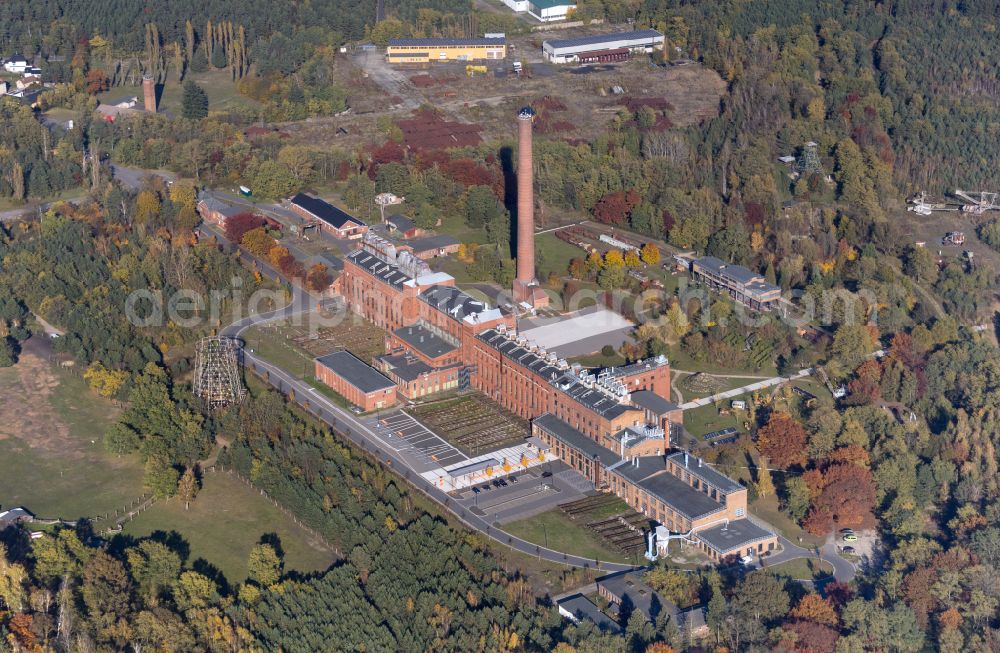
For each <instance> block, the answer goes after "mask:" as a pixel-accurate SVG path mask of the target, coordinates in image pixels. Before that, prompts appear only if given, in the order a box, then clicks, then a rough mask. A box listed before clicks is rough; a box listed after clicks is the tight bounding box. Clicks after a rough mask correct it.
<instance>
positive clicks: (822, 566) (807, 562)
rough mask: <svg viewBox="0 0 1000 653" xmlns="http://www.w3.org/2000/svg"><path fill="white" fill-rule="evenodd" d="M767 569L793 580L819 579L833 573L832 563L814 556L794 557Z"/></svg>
mask: <svg viewBox="0 0 1000 653" xmlns="http://www.w3.org/2000/svg"><path fill="white" fill-rule="evenodd" d="M767 569H768V570H769V571H770V572H771V573H772V574H777V575H780V576H788V577H789V578H792V579H795V580H819V579H821V578H826V577H828V576H830V575H831V574H832V573H833V565H831V564H830V563H829V562H827V561H825V560H819V559H816V558H796V559H795V560H789V561H788V562H782V563H780V564H777V565H774V566H773V567H767Z"/></svg>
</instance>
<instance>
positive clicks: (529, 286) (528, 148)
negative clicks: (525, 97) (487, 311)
mask: <svg viewBox="0 0 1000 653" xmlns="http://www.w3.org/2000/svg"><path fill="white" fill-rule="evenodd" d="M534 120H535V111H534V109H532V108H531V107H524V108H523V109H521V110H520V111H519V112H518V114H517V278H515V279H514V300H515V301H516V302H518V303H521V302H524V303H527V304H530V305H531V306H533V307H536V308H538V307H541V306H545V305H547V304H548V295H546V294H545V291H543V290H542V289H541V288H540V287H539V286H538V280H537V279H536V278H535V196H534V187H533V186H534V171H533V166H532V158H533V155H532V133H531V132H532V123H533V122H534Z"/></svg>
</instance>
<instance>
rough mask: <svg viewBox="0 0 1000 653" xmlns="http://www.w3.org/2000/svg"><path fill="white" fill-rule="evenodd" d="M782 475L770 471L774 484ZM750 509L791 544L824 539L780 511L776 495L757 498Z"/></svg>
mask: <svg viewBox="0 0 1000 653" xmlns="http://www.w3.org/2000/svg"><path fill="white" fill-rule="evenodd" d="M783 476H784V474H782V473H780V472H772V473H771V478H773V479H774V483H775V485H779V484H780V483H781V481H782V477H783ZM750 511H751V512H752V513H753V514H755V515H757V516H758V517H760V518H761V519H763V520H764V521H766V522H767V523H768V524H770V525H771V526H774V528H776V529H777V530H778V532H779V533H781V534H782V535H784V536H785V537H786V538H788V540H789V541H790V542H792V543H793V544H801V545H802V546H805V547H809V546H818V545H820V544H822V543H823V541H824V540H825V538H821V537H816V536H815V535H810V534H809V533H807V532H806V531H804V530H802V529H801V528H799V525H798V524H796V523H795V522H794V521H792V520H791V518H790V517H789V516H788V515H786V514H785V513H783V512H781V510H780V509H779V508H778V497H776V496H774V495H771V496H769V497H765V498H763V499H757V500H756V501H754V502H753V503H752V504H750Z"/></svg>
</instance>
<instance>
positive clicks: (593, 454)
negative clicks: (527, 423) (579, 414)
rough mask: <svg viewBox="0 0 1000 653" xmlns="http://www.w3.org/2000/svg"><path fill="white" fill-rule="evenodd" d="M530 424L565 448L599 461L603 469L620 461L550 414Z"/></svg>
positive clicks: (609, 450)
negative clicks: (570, 448)
mask: <svg viewBox="0 0 1000 653" xmlns="http://www.w3.org/2000/svg"><path fill="white" fill-rule="evenodd" d="M531 423H532V424H534V425H535V426H537V427H538V428H540V429H541V430H543V431H545V432H546V433H548V434H550V435H552V436H553V437H555V438H556V439H558V440H559V441H560V442H562V443H563V444H565V445H566V446H568V447H572V448H573V449H576V450H577V451H579V452H580V453H582V454H583V455H585V456H586V457H587V458H590V459H591V460H598V461H600V462H601V464H602V465H604V466H605V467H607V466H609V465H613V464H615V463H616V462H618V461H619V460H621V456H619V455H618V454H616V453H615V452H614V451H612V450H611V449H608V448H607V447H604V446H601V445H600V444H598V443H596V442H594V441H593V440H591V439H590V438H588V437H587V436H586V435H584V434H583V433H580V431H578V430H576V429H575V428H573V427H572V426H570V425H569V424H567V423H566V422H564V421H562V420H561V419H559V418H558V417H556V416H555V415H553V414H552V413H545V414H544V415H539V416H538V417H536V418H535V419H533V420H532V421H531Z"/></svg>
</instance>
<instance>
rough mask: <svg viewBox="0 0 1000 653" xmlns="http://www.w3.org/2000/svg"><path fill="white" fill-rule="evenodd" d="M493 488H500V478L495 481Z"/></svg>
mask: <svg viewBox="0 0 1000 653" xmlns="http://www.w3.org/2000/svg"><path fill="white" fill-rule="evenodd" d="M493 487H500V479H499V478H498V479H496V480H495V481H493Z"/></svg>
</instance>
